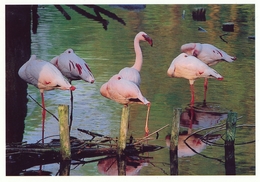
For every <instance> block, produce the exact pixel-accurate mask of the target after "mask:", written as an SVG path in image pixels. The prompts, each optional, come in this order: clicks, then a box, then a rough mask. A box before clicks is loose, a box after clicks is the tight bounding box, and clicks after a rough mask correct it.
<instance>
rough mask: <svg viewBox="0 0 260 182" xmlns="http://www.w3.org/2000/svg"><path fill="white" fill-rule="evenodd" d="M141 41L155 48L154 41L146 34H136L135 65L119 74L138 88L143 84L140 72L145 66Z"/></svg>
mask: <svg viewBox="0 0 260 182" xmlns="http://www.w3.org/2000/svg"><path fill="white" fill-rule="evenodd" d="M140 41H147V42H148V43H149V44H150V45H151V46H153V40H152V39H151V38H150V37H149V36H148V35H147V34H146V33H145V32H139V33H138V34H136V36H135V38H134V50H135V55H136V56H135V63H134V65H133V66H132V67H125V68H123V69H122V70H120V71H119V73H118V74H119V75H120V76H121V77H122V78H124V79H127V80H129V81H132V82H134V83H135V84H136V85H137V86H138V87H139V86H140V83H141V78H140V71H141V69H142V64H143V54H142V50H141V47H140V44H139V43H140Z"/></svg>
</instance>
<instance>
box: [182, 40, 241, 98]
mask: <svg viewBox="0 0 260 182" xmlns="http://www.w3.org/2000/svg"><path fill="white" fill-rule="evenodd" d="M181 52H184V53H187V54H188V55H193V56H195V57H197V58H198V59H199V60H201V61H202V62H204V63H205V64H207V65H208V66H214V65H216V64H217V63H219V62H221V61H226V62H230V63H231V62H233V61H234V60H236V57H234V56H230V55H228V54H227V53H226V52H225V51H223V50H221V49H218V48H217V47H215V46H213V45H211V44H201V43H188V44H184V45H182V46H181ZM207 90H208V79H207V78H205V81H204V102H206V93H207Z"/></svg>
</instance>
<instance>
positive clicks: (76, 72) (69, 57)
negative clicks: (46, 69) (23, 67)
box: [50, 49, 95, 130]
mask: <svg viewBox="0 0 260 182" xmlns="http://www.w3.org/2000/svg"><path fill="white" fill-rule="evenodd" d="M50 63H52V64H53V65H54V66H56V67H57V68H58V69H59V70H60V71H61V73H62V74H63V75H64V76H65V77H66V78H67V79H68V80H69V83H70V84H71V82H72V80H84V81H85V82H89V83H91V84H92V83H94V81H95V78H94V76H93V74H92V72H91V70H90V68H89V66H88V64H87V63H86V62H85V61H84V60H83V59H81V58H80V57H78V56H77V55H76V54H75V53H74V51H73V50H72V49H67V50H66V51H64V52H63V53H62V54H60V55H59V56H56V57H54V58H53V59H52V60H51V61H50ZM70 101H71V112H70V124H69V130H71V125H72V115H73V93H72V91H71V92H70Z"/></svg>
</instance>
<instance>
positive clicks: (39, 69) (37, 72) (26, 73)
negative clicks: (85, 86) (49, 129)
mask: <svg viewBox="0 0 260 182" xmlns="http://www.w3.org/2000/svg"><path fill="white" fill-rule="evenodd" d="M18 74H19V76H20V77H21V78H22V79H23V80H24V81H26V82H27V83H29V84H32V85H34V86H35V87H37V88H38V89H39V90H40V93H41V98H42V143H43V144H44V122H45V116H46V110H45V104H44V94H43V93H44V91H48V90H53V89H61V90H71V91H74V90H75V89H76V88H75V87H74V86H72V85H71V84H70V83H69V82H68V81H67V80H65V79H64V77H63V75H62V74H61V72H60V71H59V70H58V69H57V68H56V67H55V66H53V65H52V64H51V63H49V62H46V61H43V60H38V59H37V58H36V55H32V56H31V58H30V59H29V61H27V62H26V63H24V65H23V66H22V67H21V68H20V69H19V71H18Z"/></svg>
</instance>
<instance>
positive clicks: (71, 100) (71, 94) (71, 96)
mask: <svg viewBox="0 0 260 182" xmlns="http://www.w3.org/2000/svg"><path fill="white" fill-rule="evenodd" d="M72 120H73V93H72V90H71V91H70V124H69V132H70V131H71V126H72Z"/></svg>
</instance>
